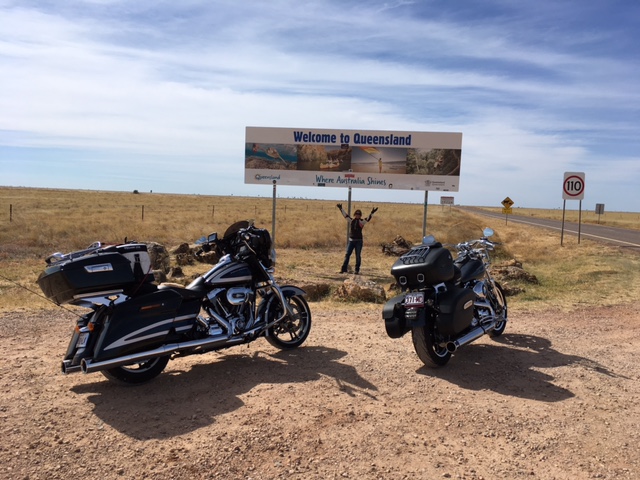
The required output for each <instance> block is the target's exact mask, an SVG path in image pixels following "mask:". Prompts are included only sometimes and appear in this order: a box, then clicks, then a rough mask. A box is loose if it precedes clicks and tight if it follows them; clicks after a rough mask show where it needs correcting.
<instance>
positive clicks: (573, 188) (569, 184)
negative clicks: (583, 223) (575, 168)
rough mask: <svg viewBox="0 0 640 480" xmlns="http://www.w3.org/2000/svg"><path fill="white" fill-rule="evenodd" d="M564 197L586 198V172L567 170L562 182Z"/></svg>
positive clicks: (566, 198) (569, 198)
mask: <svg viewBox="0 0 640 480" xmlns="http://www.w3.org/2000/svg"><path fill="white" fill-rule="evenodd" d="M562 185H563V186H562V198H563V199H565V200H582V199H584V185H585V183H584V173H583V172H565V174H564V183H563V184H562Z"/></svg>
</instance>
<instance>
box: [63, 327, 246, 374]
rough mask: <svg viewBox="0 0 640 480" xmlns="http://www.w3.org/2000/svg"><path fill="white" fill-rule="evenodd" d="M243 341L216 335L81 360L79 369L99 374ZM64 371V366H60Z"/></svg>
mask: <svg viewBox="0 0 640 480" xmlns="http://www.w3.org/2000/svg"><path fill="white" fill-rule="evenodd" d="M244 341H245V340H244V338H242V337H237V338H229V337H228V336H227V335H216V336H214V337H209V338H204V339H202V340H192V341H189V342H183V343H173V344H171V345H164V346H162V347H159V348H156V349H154V350H147V351H145V352H140V353H132V354H131V355H125V356H123V357H116V358H112V359H109V360H103V361H101V362H94V361H92V360H91V359H86V358H83V359H82V360H81V362H80V368H81V370H82V373H93V372H99V371H100V370H108V369H110V368H116V367H122V366H124V365H131V364H133V363H141V362H145V361H147V360H151V359H152V358H157V357H164V356H165V355H171V354H172V353H174V352H179V351H181V350H187V349H196V348H201V349H203V350H205V351H206V350H212V349H216V348H219V347H230V346H233V345H237V344H240V343H243V342H244ZM62 368H63V371H65V366H64V364H63V366H62ZM72 371H75V370H71V368H67V369H66V372H67V373H71V372H72Z"/></svg>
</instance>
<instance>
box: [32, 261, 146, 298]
mask: <svg viewBox="0 0 640 480" xmlns="http://www.w3.org/2000/svg"><path fill="white" fill-rule="evenodd" d="M135 280H136V278H135V276H134V272H133V268H132V265H131V262H130V261H129V259H128V258H126V257H125V256H123V255H121V254H120V253H118V252H117V251H113V252H106V253H92V254H89V255H86V256H83V257H80V258H75V259H72V260H68V261H62V262H59V263H54V264H52V265H50V266H48V267H47V268H46V269H45V271H44V272H42V274H40V277H39V278H38V285H39V286H40V288H41V289H42V291H43V292H44V294H45V295H46V296H47V298H49V299H51V300H53V301H54V302H56V303H57V304H58V305H61V304H64V303H69V302H72V301H73V300H74V299H75V297H77V296H85V295H87V294H96V293H102V292H111V291H122V290H123V289H125V288H128V287H130V286H132V285H133V284H134V283H135Z"/></svg>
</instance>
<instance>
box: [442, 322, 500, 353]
mask: <svg viewBox="0 0 640 480" xmlns="http://www.w3.org/2000/svg"><path fill="white" fill-rule="evenodd" d="M489 330H490V329H489V328H488V329H487V330H485V329H484V328H482V327H477V328H475V329H473V330H471V331H470V332H469V333H467V334H466V335H463V336H462V337H460V338H458V339H456V340H453V341H451V342H447V350H448V351H449V352H451V353H453V352H455V351H456V350H457V349H458V348H460V347H462V346H463V345H466V344H468V343H471V342H473V341H474V340H477V339H479V338H480V337H481V336H483V335H484V334H485V333H487V331H489Z"/></svg>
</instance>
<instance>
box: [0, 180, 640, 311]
mask: <svg viewBox="0 0 640 480" xmlns="http://www.w3.org/2000/svg"><path fill="white" fill-rule="evenodd" d="M344 203H345V207H346V202H344ZM335 205H336V202H334V201H322V200H301V199H288V198H286V199H285V198H278V199H277V200H276V215H275V217H276V222H275V240H276V246H277V252H278V265H277V275H278V276H280V277H281V278H286V279H288V280H289V279H290V280H293V281H295V280H301V279H303V280H304V281H305V282H308V281H313V280H316V279H317V280H318V281H323V282H326V281H329V282H341V281H342V280H343V278H342V277H341V276H340V275H338V271H339V267H340V264H341V261H342V257H343V255H344V245H345V241H346V222H345V221H344V219H343V218H342V216H341V215H340V213H339V211H338V210H337V208H336V206H335ZM374 206H377V207H379V211H378V212H377V214H376V215H375V216H374V217H373V220H372V221H371V223H370V224H369V225H367V227H366V228H365V248H364V251H363V258H364V260H363V267H362V269H363V273H364V275H365V276H367V277H368V278H369V279H371V280H373V281H376V282H378V283H380V284H382V285H385V286H386V285H388V284H390V283H392V281H393V279H392V277H391V276H390V274H389V269H390V267H391V265H392V263H393V261H394V259H392V258H390V257H388V256H386V255H384V254H382V251H381V245H382V244H384V243H390V242H392V241H393V240H394V239H395V238H396V236H398V235H400V236H402V237H403V238H405V239H406V240H408V241H410V242H412V243H417V242H419V241H420V240H421V238H422V229H423V224H422V221H423V206H422V205H417V204H374V203H371V202H357V201H354V203H353V207H352V208H353V209H354V210H355V208H360V209H361V210H363V212H364V213H365V215H367V214H368V212H369V211H370V209H371V208H373V207H374ZM545 212H547V213H548V214H549V216H552V213H553V211H532V215H543V214H544V213H545ZM272 214H273V201H272V198H271V197H264V198H257V197H250V198H249V197H217V196H203V195H170V194H153V193H138V194H136V193H132V192H103V191H74V190H54V189H26V188H8V187H0V271H1V272H2V277H3V278H0V310H2V309H7V308H30V307H36V308H44V307H48V306H50V304H48V303H47V302H46V301H45V300H43V299H42V298H40V297H38V296H36V295H34V294H33V293H32V292H30V291H28V290H26V289H24V288H20V287H19V286H18V285H21V286H22V287H26V288H28V289H29V290H33V291H35V292H37V293H39V290H38V287H37V285H36V283H35V280H36V279H37V276H38V274H39V273H40V271H41V270H42V268H43V266H44V258H45V257H46V256H47V255H49V254H51V253H53V252H56V251H61V252H68V251H73V250H79V249H82V248H86V247H87V246H88V245H89V244H91V243H93V242H94V241H101V242H103V243H120V242H123V241H124V240H125V239H127V240H129V241H131V240H136V241H143V242H151V241H153V242H158V243H162V244H164V245H166V246H167V248H172V247H175V246H178V245H179V244H181V243H184V242H187V243H193V242H194V241H195V240H196V239H198V238H200V237H202V236H203V235H206V234H208V233H211V232H214V231H217V232H223V231H224V230H225V229H226V227H227V226H228V225H230V224H231V223H233V222H235V221H237V220H241V219H253V220H254V221H255V223H256V225H258V226H260V227H263V228H267V229H269V230H272V223H273V222H272V218H273V217H272ZM518 214H523V212H522V211H518ZM609 215H613V214H609ZM616 218H618V217H616ZM634 218H635V223H634ZM617 221H619V222H620V223H624V224H625V225H627V226H628V227H629V228H640V220H639V219H638V218H637V215H636V214H626V215H624V216H623V215H622V214H620V216H619V218H618V220H617ZM485 226H490V227H492V228H494V230H495V231H496V235H495V237H494V240H496V241H498V242H501V244H502V245H501V247H500V248H499V249H498V251H497V252H496V255H495V257H494V260H495V262H500V261H502V260H508V259H512V258H515V259H517V260H519V261H520V262H522V263H523V266H524V268H525V270H527V271H528V272H529V273H531V274H533V275H535V276H536V277H538V279H539V280H540V285H526V286H525V290H526V291H525V292H524V293H523V294H521V295H519V296H518V297H516V298H514V301H513V302H512V303H513V308H524V309H531V308H534V309H535V308H539V307H542V308H544V307H547V306H550V305H552V306H560V307H561V308H573V307H574V306H576V305H603V304H604V305H607V304H613V303H619V302H625V301H632V300H633V299H635V298H638V296H639V294H640V277H639V275H638V273H637V272H638V271H639V269H638V266H639V265H640V256H638V255H634V254H633V253H632V252H625V251H622V250H619V249H615V248H603V247H602V245H601V244H597V243H593V242H589V241H583V242H581V244H579V245H577V244H572V242H571V241H568V242H567V243H566V244H565V246H564V247H561V246H560V240H559V235H558V234H557V233H555V232H550V231H546V230H540V229H536V228H534V227H527V226H523V225H517V224H514V225H503V224H502V222H496V221H489V220H488V219H486V218H483V217H480V216H477V215H473V214H469V213H465V212H462V211H459V210H457V209H456V208H451V207H443V206H440V205H429V207H428V212H427V233H430V234H433V235H435V237H436V238H437V239H438V240H439V241H441V242H442V243H445V244H447V243H449V244H451V243H456V242H460V241H464V240H469V239H472V238H478V237H479V236H480V235H481V232H482V228H483V227H485ZM353 261H354V260H353V258H352V265H353ZM204 270H206V267H205V266H202V265H197V266H194V267H190V268H188V269H187V271H186V273H187V274H188V275H195V274H197V273H203V271H204ZM14 282H15V283H14ZM16 284H18V285H16ZM620 285H625V288H624V289H621V288H619V286H620Z"/></svg>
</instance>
